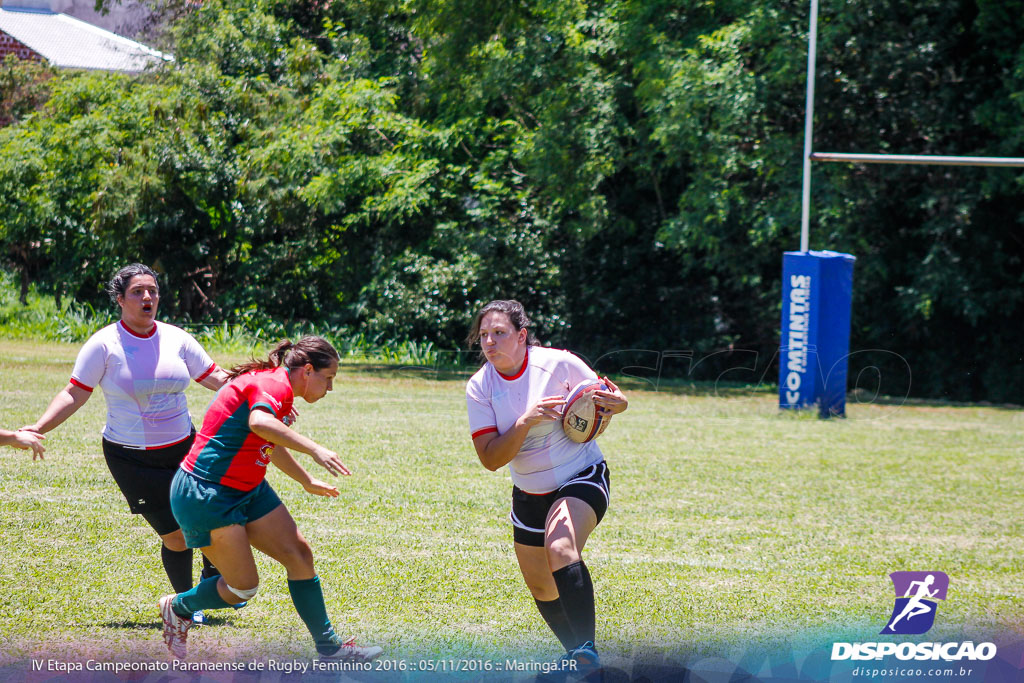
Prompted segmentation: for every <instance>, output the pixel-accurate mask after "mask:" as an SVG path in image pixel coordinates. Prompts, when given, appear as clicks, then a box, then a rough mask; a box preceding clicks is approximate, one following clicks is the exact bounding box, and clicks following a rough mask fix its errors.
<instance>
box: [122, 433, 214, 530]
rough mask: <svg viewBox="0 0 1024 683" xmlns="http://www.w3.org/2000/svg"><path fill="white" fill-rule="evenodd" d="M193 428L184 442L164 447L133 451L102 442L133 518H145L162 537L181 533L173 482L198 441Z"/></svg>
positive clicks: (133, 449)
mask: <svg viewBox="0 0 1024 683" xmlns="http://www.w3.org/2000/svg"><path fill="white" fill-rule="evenodd" d="M195 438H196V432H195V430H194V429H193V430H192V433H191V434H189V435H188V438H186V439H185V440H183V441H179V442H178V443H175V444H171V445H170V446H164V447H162V448H151V449H144V448H130V447H128V446H122V445H121V444H117V443H114V442H112V441H107V440H106V439H103V457H104V458H105V459H106V461H107V468H108V469H109V470H110V474H111V475H112V476H113V477H114V481H115V482H117V487H118V488H119V489H121V493H122V494H124V498H125V500H126V501H128V509H129V510H131V511H132V514H133V515H142V516H143V517H144V518H145V519H146V521H147V522H149V525H150V526H151V527H153V530H154V531H156V532H157V533H158V534H159V535H161V536H165V535H167V534H169V533H171V532H172V531H177V530H178V528H179V527H178V522H177V521H176V520H175V519H174V513H173V512H171V480H172V479H174V475H175V473H177V471H178V465H180V464H181V461H182V460H184V459H185V456H186V455H188V451H189V449H190V448H192V442H193V441H195Z"/></svg>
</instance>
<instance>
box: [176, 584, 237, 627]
mask: <svg viewBox="0 0 1024 683" xmlns="http://www.w3.org/2000/svg"><path fill="white" fill-rule="evenodd" d="M218 579H220V577H219V576H211V577H210V578H208V579H203V580H202V581H200V582H199V583H197V584H196V585H194V586H192V588H190V589H189V590H187V591H185V592H184V593H178V594H177V595H175V596H174V600H172V601H171V609H173V610H174V613H175V614H177V615H178V616H179V617H184V618H185V619H191V618H192V614H193V613H195V612H198V611H199V610H203V609H223V608H225V607H231V603H229V602H224V598H222V597H220V593H218V592H217V580H218Z"/></svg>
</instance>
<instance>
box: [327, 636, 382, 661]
mask: <svg viewBox="0 0 1024 683" xmlns="http://www.w3.org/2000/svg"><path fill="white" fill-rule="evenodd" d="M334 642H335V643H336V644H337V646H338V647H337V649H336V650H334V652H331V653H330V654H328V653H326V652H323V651H321V652H320V659H325V660H328V661H333V662H359V663H362V662H372V661H373V660H375V659H377V657H380V655H381V653H382V652H384V648H382V647H378V646H376V645H367V646H361V645H356V638H355V636H352V637H351V638H349V639H348V640H344V641H343V640H342V639H341V638H338V637H337V636H335V641H334Z"/></svg>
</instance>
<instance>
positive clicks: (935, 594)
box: [881, 572, 949, 636]
mask: <svg viewBox="0 0 1024 683" xmlns="http://www.w3.org/2000/svg"><path fill="white" fill-rule="evenodd" d="M889 578H890V579H892V585H893V588H894V589H896V604H895V605H893V608H892V616H891V617H889V623H888V624H886V626H885V628H883V629H882V630H881V633H882V634H891V633H898V634H901V635H908V636H909V635H918V634H921V633H926V632H927V631H928V629H930V628H931V627H932V624H934V623H935V610H936V607H937V603H936V602H935V600H945V599H946V591H947V590H948V589H949V577H948V576H946V574H945V572H893V573H892V574H889Z"/></svg>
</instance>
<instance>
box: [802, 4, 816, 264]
mask: <svg viewBox="0 0 1024 683" xmlns="http://www.w3.org/2000/svg"><path fill="white" fill-rule="evenodd" d="M808 33H809V35H808V38H807V105H806V107H805V111H806V114H805V115H806V117H807V118H806V119H805V120H804V192H803V201H802V203H801V206H800V251H804V252H806V251H808V250H809V249H810V241H811V239H810V222H811V152H812V151H813V150H812V146H813V140H814V63H815V60H816V57H817V51H818V0H811V28H810V31H809V32H808Z"/></svg>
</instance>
